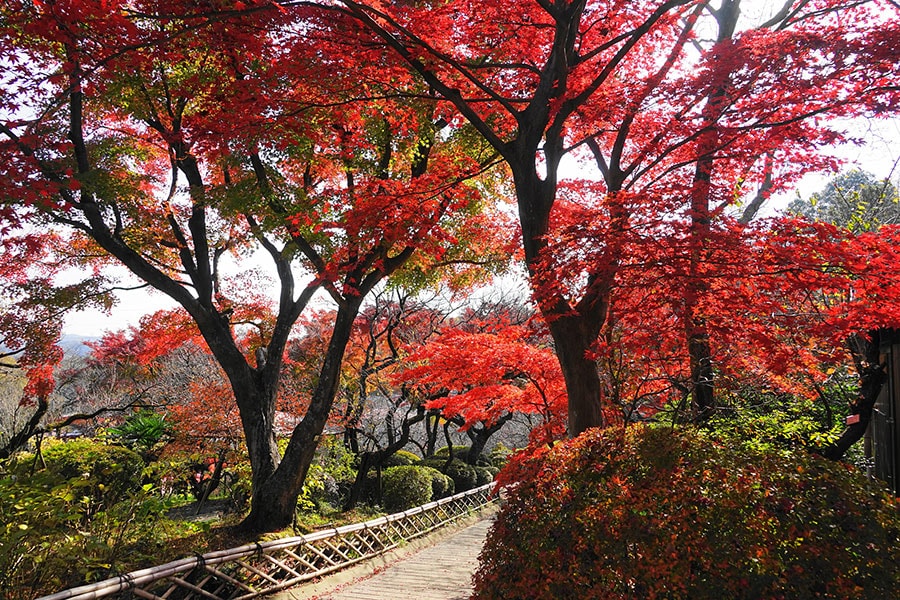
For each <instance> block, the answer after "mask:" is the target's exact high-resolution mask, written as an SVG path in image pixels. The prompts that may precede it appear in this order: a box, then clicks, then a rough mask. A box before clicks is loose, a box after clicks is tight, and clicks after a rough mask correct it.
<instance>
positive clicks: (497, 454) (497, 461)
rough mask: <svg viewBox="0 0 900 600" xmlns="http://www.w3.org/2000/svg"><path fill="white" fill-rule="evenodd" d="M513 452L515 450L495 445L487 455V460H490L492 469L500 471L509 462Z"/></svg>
mask: <svg viewBox="0 0 900 600" xmlns="http://www.w3.org/2000/svg"><path fill="white" fill-rule="evenodd" d="M514 452H515V450H513V449H511V448H507V447H506V446H504V445H503V444H497V445H496V446H494V448H493V449H492V450H491V451H490V453H489V454H488V458H490V459H491V464H492V465H493V466H494V467H496V468H498V469H502V468H503V467H505V466H506V463H507V462H509V457H510V455H511V454H513V453H514Z"/></svg>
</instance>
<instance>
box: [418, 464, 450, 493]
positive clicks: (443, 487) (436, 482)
mask: <svg viewBox="0 0 900 600" xmlns="http://www.w3.org/2000/svg"><path fill="white" fill-rule="evenodd" d="M419 468H420V469H422V470H423V471H425V472H427V473H428V474H429V475H431V499H432V500H440V499H441V498H446V497H447V496H452V495H453V492H454V489H455V488H454V485H453V480H452V479H450V478H449V477H447V476H446V475H444V474H443V473H441V472H440V471H439V470H437V469H435V468H432V467H419Z"/></svg>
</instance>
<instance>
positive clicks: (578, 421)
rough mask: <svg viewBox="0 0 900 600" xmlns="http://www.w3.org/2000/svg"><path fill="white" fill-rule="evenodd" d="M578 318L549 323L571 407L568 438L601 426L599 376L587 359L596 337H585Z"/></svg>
mask: <svg viewBox="0 0 900 600" xmlns="http://www.w3.org/2000/svg"><path fill="white" fill-rule="evenodd" d="M578 321H579V320H578V319H574V318H562V319H556V320H555V321H551V322H550V332H551V334H552V335H553V341H554V344H555V346H556V355H557V357H558V359H559V364H560V367H561V368H562V372H563V378H564V379H565V382H566V396H567V398H568V408H569V437H573V438H574V437H576V436H578V435H579V434H581V433H583V432H584V431H585V430H587V429H589V428H591V427H602V426H603V425H604V422H603V412H602V406H601V398H600V376H599V374H598V373H597V365H596V363H595V362H594V361H593V360H591V359H589V358H588V357H587V352H588V350H590V347H591V344H592V343H593V341H594V338H589V337H587V336H584V335H583V333H582V332H581V327H580V323H579V322H578Z"/></svg>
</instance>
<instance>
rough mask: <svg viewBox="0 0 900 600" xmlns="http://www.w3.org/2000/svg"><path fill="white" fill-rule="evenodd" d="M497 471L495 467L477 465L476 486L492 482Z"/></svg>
mask: <svg viewBox="0 0 900 600" xmlns="http://www.w3.org/2000/svg"><path fill="white" fill-rule="evenodd" d="M496 472H497V471H496V470H494V469H493V467H475V477H476V479H475V487H481V486H483V485H487V484H488V483H490V482H492V481H493V480H494V474H495V473H496Z"/></svg>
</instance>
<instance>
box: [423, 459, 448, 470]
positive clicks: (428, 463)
mask: <svg viewBox="0 0 900 600" xmlns="http://www.w3.org/2000/svg"><path fill="white" fill-rule="evenodd" d="M416 464H418V465H419V466H421V467H431V468H432V469H437V470H438V471H440V472H442V473H443V472H444V467H445V466H446V465H447V459H446V458H423V459H422V460H421V461H419V462H418V463H416Z"/></svg>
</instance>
